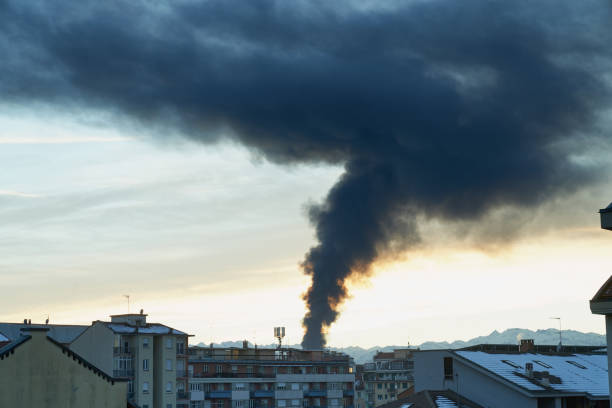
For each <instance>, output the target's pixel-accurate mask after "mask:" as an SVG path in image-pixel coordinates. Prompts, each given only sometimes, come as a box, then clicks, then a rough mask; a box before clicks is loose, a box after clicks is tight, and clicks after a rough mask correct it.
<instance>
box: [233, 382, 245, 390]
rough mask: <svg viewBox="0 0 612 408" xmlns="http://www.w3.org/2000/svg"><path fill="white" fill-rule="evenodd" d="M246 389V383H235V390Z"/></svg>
mask: <svg viewBox="0 0 612 408" xmlns="http://www.w3.org/2000/svg"><path fill="white" fill-rule="evenodd" d="M244 389H245V386H244V383H236V384H234V391H244Z"/></svg>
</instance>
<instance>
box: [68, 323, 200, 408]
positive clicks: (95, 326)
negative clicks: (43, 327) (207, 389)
mask: <svg viewBox="0 0 612 408" xmlns="http://www.w3.org/2000/svg"><path fill="white" fill-rule="evenodd" d="M188 339H189V335H188V334H187V333H184V332H182V331H179V330H176V329H173V328H171V327H168V326H166V325H163V324H160V323H147V315H146V314H144V313H143V312H142V311H141V313H139V314H123V315H113V316H111V321H110V322H106V321H99V320H97V321H94V322H93V323H92V325H91V326H89V327H88V328H87V329H86V330H84V331H83V332H82V333H81V334H80V335H79V336H78V337H77V338H76V339H74V341H72V342H71V344H70V349H71V350H74V351H75V352H77V353H79V354H80V355H82V356H83V357H85V358H87V359H88V360H89V361H91V362H92V363H93V364H95V365H96V366H97V367H99V368H100V369H101V370H103V371H104V372H105V373H107V374H108V375H111V376H113V377H116V378H123V379H125V380H127V382H128V384H127V399H128V401H130V402H133V403H134V404H136V405H137V406H139V407H141V408H187V407H188V406H189V400H188V393H187V387H188V379H187V359H188V355H187V350H188V345H189V343H188Z"/></svg>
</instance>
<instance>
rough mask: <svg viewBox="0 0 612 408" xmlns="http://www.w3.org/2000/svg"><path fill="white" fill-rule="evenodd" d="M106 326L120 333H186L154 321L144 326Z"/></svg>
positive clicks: (122, 324)
mask: <svg viewBox="0 0 612 408" xmlns="http://www.w3.org/2000/svg"><path fill="white" fill-rule="evenodd" d="M106 326H107V327H108V328H109V329H111V330H112V331H114V332H115V333H119V334H136V333H139V334H177V335H186V333H183V332H182V331H180V330H176V329H173V328H171V327H168V326H164V325H163V324H158V323H153V324H147V325H146V326H143V327H135V326H130V325H128V324H125V323H106Z"/></svg>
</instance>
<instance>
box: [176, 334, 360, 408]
mask: <svg viewBox="0 0 612 408" xmlns="http://www.w3.org/2000/svg"><path fill="white" fill-rule="evenodd" d="M188 364H189V365H188V374H189V389H190V397H191V402H190V404H191V405H190V408H314V407H317V408H353V406H354V403H353V398H354V389H353V386H354V382H355V374H354V364H353V361H352V359H351V358H350V357H349V356H347V355H346V354H342V353H337V352H332V351H327V350H299V349H291V348H279V349H276V350H275V349H258V348H256V347H255V348H253V347H249V346H248V344H247V342H244V344H243V347H242V348H213V347H191V348H190V349H189V363H188Z"/></svg>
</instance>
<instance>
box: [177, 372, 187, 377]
mask: <svg viewBox="0 0 612 408" xmlns="http://www.w3.org/2000/svg"><path fill="white" fill-rule="evenodd" d="M176 377H177V378H183V377H187V371H185V370H176Z"/></svg>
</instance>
